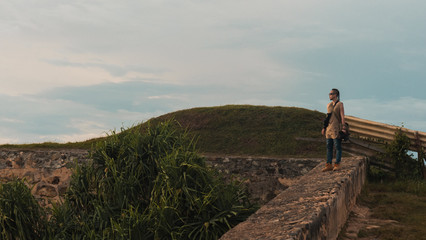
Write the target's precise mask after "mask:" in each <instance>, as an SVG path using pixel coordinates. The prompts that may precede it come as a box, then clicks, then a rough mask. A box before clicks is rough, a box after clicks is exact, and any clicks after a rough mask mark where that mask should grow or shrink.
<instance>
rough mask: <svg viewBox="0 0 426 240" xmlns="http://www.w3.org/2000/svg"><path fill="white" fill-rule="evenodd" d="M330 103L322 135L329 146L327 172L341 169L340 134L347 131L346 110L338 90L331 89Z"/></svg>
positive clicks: (324, 169)
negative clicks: (334, 150)
mask: <svg viewBox="0 0 426 240" xmlns="http://www.w3.org/2000/svg"><path fill="white" fill-rule="evenodd" d="M328 96H329V98H330V101H331V102H330V103H329V104H328V105H327V117H326V119H325V120H324V128H323V129H322V135H325V138H326V145H327V163H326V164H325V167H324V168H323V169H322V171H323V172H325V171H331V170H333V171H336V170H339V169H340V161H341V160H342V139H340V138H339V132H340V131H343V132H346V129H345V110H344V107H343V103H342V102H341V101H340V93H339V90H337V89H336V88H333V89H331V91H330V93H329V94H328ZM333 146H334V147H335V148H336V162H335V164H334V167H333Z"/></svg>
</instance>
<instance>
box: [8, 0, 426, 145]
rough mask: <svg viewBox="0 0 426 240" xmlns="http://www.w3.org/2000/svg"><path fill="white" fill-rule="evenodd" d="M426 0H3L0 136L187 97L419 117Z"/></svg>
mask: <svg viewBox="0 0 426 240" xmlns="http://www.w3.org/2000/svg"><path fill="white" fill-rule="evenodd" d="M424 9H426V2H425V1H420V0H418V1H414V0H408V1H395V0H377V1H349V0H324V1H318V0H307V1H297V2H296V1H282V0H279V1H278V0H277V1H272V0H265V1H254V0H226V1H225V0H218V1H202V0H198V1H195V0H181V1H171V0H157V1H154V0H145V1H136V0H134V1H133V0H124V1H113V0H102V1H100V0H98V1H96V0H94V1H83V0H79V1H64V0H59V1H58V0H43V1H40V0H13V1H12V0H6V1H1V2H0V53H1V56H0V79H1V82H2V83H3V84H2V87H1V88H0V102H1V103H0V104H1V109H2V111H1V114H0V143H30V142H44V141H57V142H67V141H72V142H73V141H80V140H86V139H89V138H93V137H98V136H101V135H103V134H104V133H105V132H108V131H109V130H113V129H120V128H121V127H122V126H124V127H128V126H131V125H133V124H137V123H140V122H142V121H145V120H147V119H149V118H151V117H155V116H159V115H162V114H165V113H168V112H172V111H176V110H180V109H187V108H192V107H204V106H218V105H225V104H252V105H267V106H296V107H303V108H308V109H311V110H318V111H321V112H325V105H326V104H327V102H328V92H329V91H330V89H331V88H339V89H340V91H341V94H342V101H343V102H344V104H345V110H346V114H348V115H352V116H357V117H361V118H365V119H369V120H373V121H380V122H384V123H388V124H393V125H398V126H400V125H402V124H403V125H404V126H405V127H408V128H411V129H415V130H420V131H426V96H425V94H424V91H425V90H424V89H426V81H425V79H426V45H425V43H426V25H425V24H426V14H424Z"/></svg>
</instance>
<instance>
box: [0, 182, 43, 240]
mask: <svg viewBox="0 0 426 240" xmlns="http://www.w3.org/2000/svg"><path fill="white" fill-rule="evenodd" d="M45 235H46V216H45V214H44V212H43V210H42V209H41V208H40V206H39V204H38V203H37V201H36V200H35V198H34V197H33V195H32V194H31V190H30V189H29V188H28V187H27V186H26V185H25V182H24V180H18V179H15V180H13V181H11V182H8V183H5V184H1V185H0V236H1V239H22V240H24V239H43V237H45Z"/></svg>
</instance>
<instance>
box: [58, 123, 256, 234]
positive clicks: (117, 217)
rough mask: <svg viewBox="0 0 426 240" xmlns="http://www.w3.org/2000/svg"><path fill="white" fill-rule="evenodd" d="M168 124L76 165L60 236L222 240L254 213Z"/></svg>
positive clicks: (120, 140)
mask: <svg viewBox="0 0 426 240" xmlns="http://www.w3.org/2000/svg"><path fill="white" fill-rule="evenodd" d="M173 126H175V123H174V122H171V121H167V122H163V123H160V124H157V125H155V126H150V125H148V127H145V128H140V127H135V128H131V129H127V130H125V131H122V132H121V133H119V134H116V133H115V132H112V134H111V135H110V136H109V137H108V138H105V139H104V141H102V142H99V143H98V144H97V145H96V147H94V148H93V150H92V151H91V159H92V161H90V162H88V163H87V164H84V165H81V166H77V167H76V169H75V172H74V174H73V176H72V180H71V183H70V187H69V190H68V192H67V194H66V197H65V201H64V204H62V205H60V206H57V207H55V208H54V209H53V216H52V218H51V226H53V230H52V232H53V234H54V235H55V238H59V239H217V238H219V237H220V236H221V235H222V234H223V233H225V232H226V231H228V230H229V229H230V228H231V227H233V226H234V225H236V224H237V223H239V222H240V221H243V220H244V219H245V218H246V217H248V216H249V215H250V214H251V213H252V212H253V211H254V210H255V208H254V207H253V205H251V204H250V202H249V201H248V196H247V194H246V192H245V191H244V189H243V188H242V187H241V185H239V184H238V183H224V182H223V181H222V180H221V178H220V177H219V176H217V173H216V172H215V171H213V170H212V169H210V168H208V167H206V165H205V162H204V159H203V158H202V157H200V156H199V155H198V154H197V153H196V151H195V144H194V142H193V141H192V139H190V138H188V136H187V134H186V133H182V132H181V131H176V129H175V127H173Z"/></svg>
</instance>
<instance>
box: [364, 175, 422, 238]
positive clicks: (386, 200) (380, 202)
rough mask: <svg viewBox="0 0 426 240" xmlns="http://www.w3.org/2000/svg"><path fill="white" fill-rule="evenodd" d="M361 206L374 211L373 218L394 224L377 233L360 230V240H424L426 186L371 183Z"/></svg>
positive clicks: (404, 183) (372, 230) (416, 183)
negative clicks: (363, 238) (365, 238)
mask: <svg viewBox="0 0 426 240" xmlns="http://www.w3.org/2000/svg"><path fill="white" fill-rule="evenodd" d="M359 203H360V204H362V205H365V206H367V207H369V208H370V209H371V210H372V217H373V218H378V219H384V220H395V221H397V222H396V223H395V224H387V225H384V226H382V227H380V228H378V229H371V230H367V229H361V230H360V233H359V237H370V238H377V239H425V236H426V182H425V181H396V182H384V183H380V182H369V183H367V184H366V186H365V187H364V190H363V193H362V194H361V195H360V197H359Z"/></svg>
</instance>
